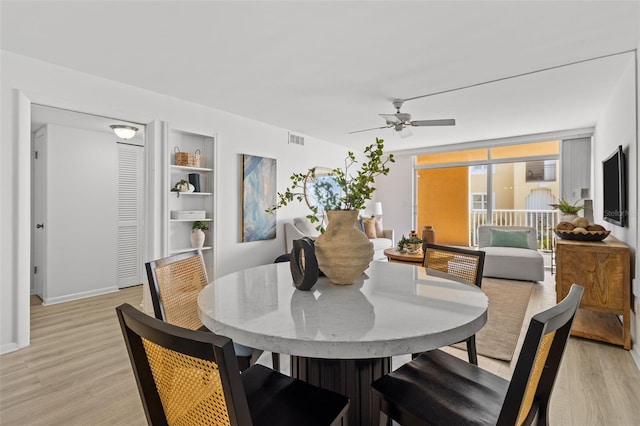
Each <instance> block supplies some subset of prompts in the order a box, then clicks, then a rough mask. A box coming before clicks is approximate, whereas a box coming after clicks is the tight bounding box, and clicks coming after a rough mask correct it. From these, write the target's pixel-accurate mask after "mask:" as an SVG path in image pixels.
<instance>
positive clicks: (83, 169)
mask: <svg viewBox="0 0 640 426" xmlns="http://www.w3.org/2000/svg"><path fill="white" fill-rule="evenodd" d="M116 123H117V124H126V125H130V126H134V127H137V128H138V129H139V131H138V133H137V134H136V135H135V136H134V137H133V138H131V139H127V140H122V139H120V138H118V137H117V136H116V135H115V134H114V133H113V132H112V131H111V129H110V128H109V125H111V124H116ZM31 131H32V146H33V156H32V191H31V193H32V231H31V241H32V251H31V262H32V270H31V293H32V294H37V295H38V296H39V297H40V298H41V299H42V300H43V303H44V304H53V303H60V302H65V301H68V300H74V299H80V298H84V297H89V296H94V295H98V294H104V293H109V292H112V291H116V290H117V289H118V288H122V287H126V286H131V285H137V284H141V283H142V282H143V281H144V279H143V274H144V271H143V262H142V259H143V252H144V228H145V226H144V217H145V215H144V197H145V194H144V176H145V170H144V165H145V161H144V154H145V148H144V126H143V125H140V124H137V123H130V122H126V121H122V120H114V119H110V118H106V117H100V116H95V115H91V114H84V113H78V112H73V111H68V110H63V109H58V108H52V107H46V106H41V105H32V107H31Z"/></svg>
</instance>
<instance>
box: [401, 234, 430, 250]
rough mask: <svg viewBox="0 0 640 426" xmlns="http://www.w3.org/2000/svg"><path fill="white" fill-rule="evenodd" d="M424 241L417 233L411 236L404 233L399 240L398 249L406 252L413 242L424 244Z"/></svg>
mask: <svg viewBox="0 0 640 426" xmlns="http://www.w3.org/2000/svg"><path fill="white" fill-rule="evenodd" d="M423 242H424V241H423V240H422V239H421V238H418V237H417V236H416V235H410V236H409V238H407V237H405V236H404V234H402V238H400V241H398V251H399V252H404V251H405V250H406V249H407V248H408V247H409V246H410V245H411V244H422V243H423Z"/></svg>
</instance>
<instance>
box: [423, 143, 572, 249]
mask: <svg viewBox="0 0 640 426" xmlns="http://www.w3.org/2000/svg"><path fill="white" fill-rule="evenodd" d="M559 156H560V141H558V140H555V141H548V142H536V143H528V144H519V145H509V146H499V147H492V148H480V149H471V150H464V151H451V152H440V153H433V154H422V155H418V156H417V157H416V165H415V168H416V178H417V184H416V190H417V193H416V199H417V215H416V223H417V226H418V229H422V228H423V227H424V226H426V225H430V226H433V227H434V229H435V231H436V236H437V241H438V242H439V243H442V244H450V245H458V246H475V245H476V244H477V240H476V230H477V227H478V226H479V225H483V224H497V225H526V226H533V227H535V228H536V229H537V230H538V236H539V241H538V243H539V248H540V249H542V250H550V249H551V232H552V229H553V227H554V225H555V223H556V220H557V214H556V212H555V211H554V210H552V208H551V206H549V204H551V203H553V202H555V200H556V199H557V198H558V197H559V176H560V173H559V167H560V166H559V161H558V159H559Z"/></svg>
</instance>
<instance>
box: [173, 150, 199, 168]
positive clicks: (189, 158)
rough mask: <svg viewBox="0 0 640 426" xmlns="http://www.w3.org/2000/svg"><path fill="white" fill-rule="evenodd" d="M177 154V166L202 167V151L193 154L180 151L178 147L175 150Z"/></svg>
mask: <svg viewBox="0 0 640 426" xmlns="http://www.w3.org/2000/svg"><path fill="white" fill-rule="evenodd" d="M173 150H174V152H175V154H176V166H188V167H200V150H199V149H196V152H195V153H193V154H191V153H188V152H182V151H180V148H178V147H177V146H176V147H175V148H174V149H173Z"/></svg>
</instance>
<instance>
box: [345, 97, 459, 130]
mask: <svg viewBox="0 0 640 426" xmlns="http://www.w3.org/2000/svg"><path fill="white" fill-rule="evenodd" d="M403 104H404V101H403V100H402V99H395V100H394V101H393V107H394V108H395V109H396V113H395V114H378V115H380V117H382V118H384V121H385V122H386V123H387V125H386V126H382V127H374V128H373V129H364V130H356V131H353V132H349V134H352V133H360V132H368V131H370V130H378V129H388V128H393V129H394V130H395V131H396V132H402V129H404V128H405V127H407V126H413V127H422V126H455V124H456V120H454V119H453V118H447V119H439V120H414V121H412V120H411V114H409V113H406V112H400V108H402V105H403Z"/></svg>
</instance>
